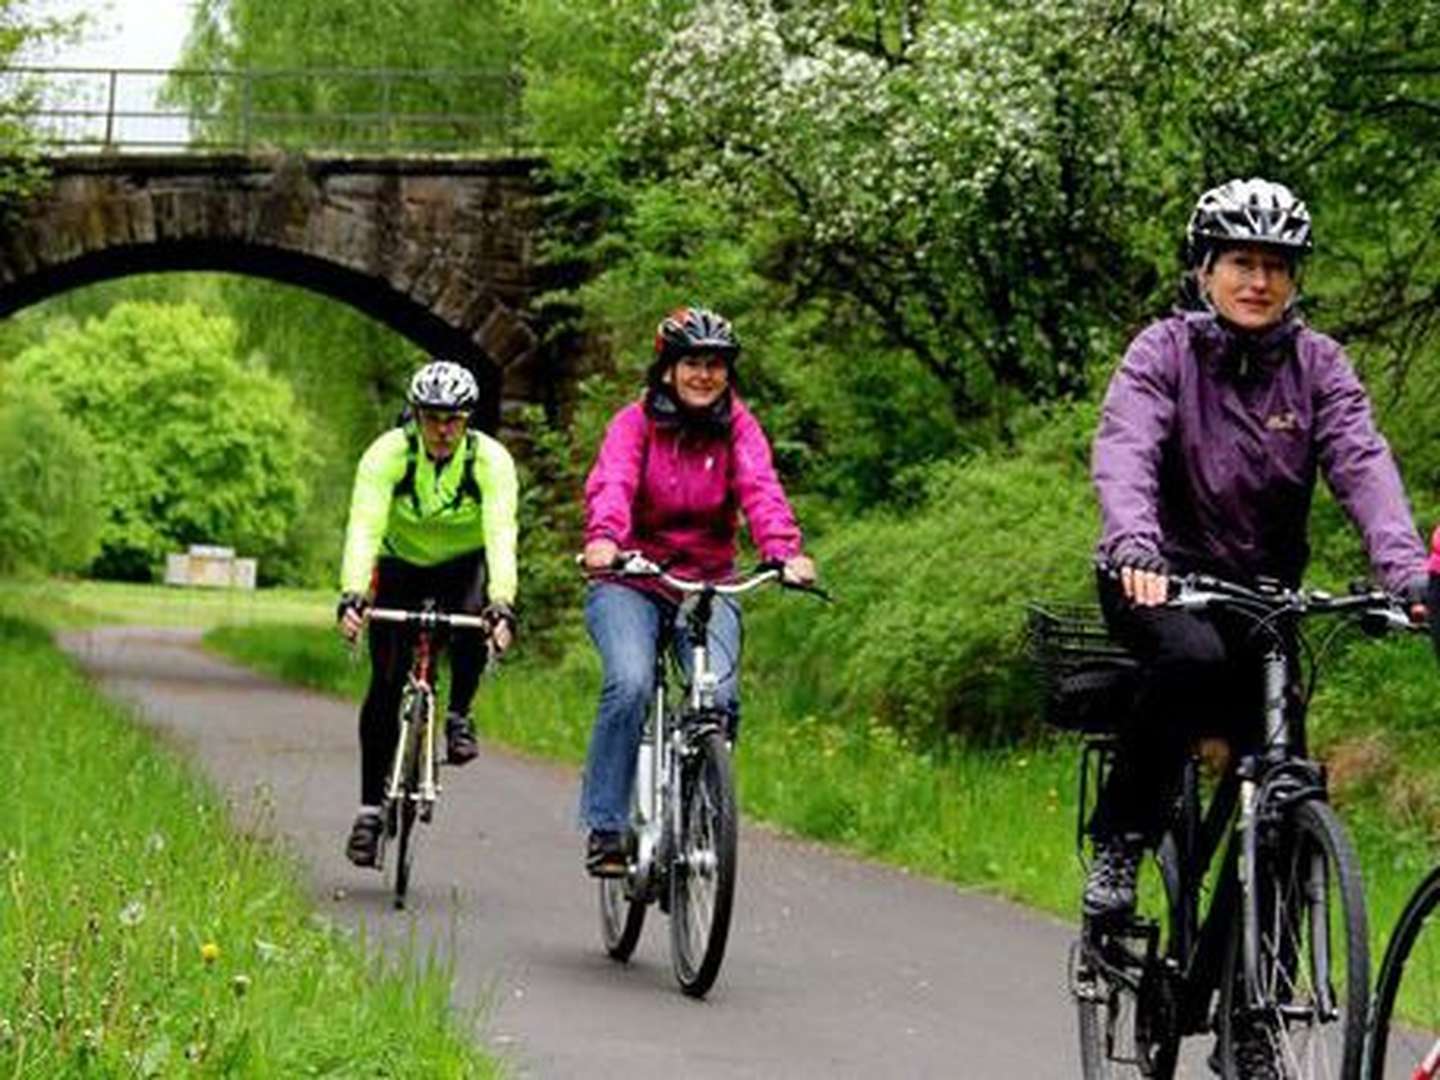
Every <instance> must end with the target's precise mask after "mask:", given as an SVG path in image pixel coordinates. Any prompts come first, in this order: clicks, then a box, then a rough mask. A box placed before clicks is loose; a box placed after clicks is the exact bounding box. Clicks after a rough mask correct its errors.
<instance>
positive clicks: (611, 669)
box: [580, 581, 740, 832]
mask: <svg viewBox="0 0 1440 1080" xmlns="http://www.w3.org/2000/svg"><path fill="white" fill-rule="evenodd" d="M667 627H670V628H671V629H672V630H673V641H674V643H675V647H676V648H677V649H678V650H679V655H680V660H681V663H682V664H683V665H684V666H685V668H686V673H687V675H688V673H689V665H690V643H689V642H690V636H689V634H687V633H686V631H685V623H684V620H683V619H681V618H680V617H679V612H678V610H677V608H676V607H675V605H674V604H671V603H669V602H668V601H666V600H665V599H664V598H663V597H659V596H656V595H654V594H653V593H648V592H641V591H640V590H639V589H632V588H630V586H628V585H621V584H618V583H615V582H610V581H602V582H599V583H597V584H595V585H592V586H590V591H589V593H588V595H587V596H586V597H585V628H586V629H587V630H589V631H590V638H591V640H592V641H594V642H595V648H596V649H597V650H599V652H600V663H601V666H602V667H603V669H604V680H603V682H602V683H601V686H600V707H599V709H598V710H597V712H596V715H595V727H594V730H592V731H591V733H590V752H589V755H588V756H587V758H586V760H585V786H584V790H583V792H582V793H581V797H580V813H581V817H582V818H583V819H584V822H585V824H586V826H588V827H589V828H591V829H606V830H613V831H616V832H619V831H622V830H624V829H625V828H626V827H627V826H628V825H629V823H630V789H631V786H632V785H633V784H634V782H635V758H636V755H637V754H638V753H639V748H640V734H641V732H642V731H643V730H644V726H645V710H646V709H648V708H649V706H650V702H651V700H652V699H653V697H654V691H655V653H656V650H657V649H658V648H659V646H660V641H661V633H662V631H663V630H664V629H665V628H667ZM707 644H708V647H709V649H710V668H711V670H712V671H713V672H714V673H715V674H716V675H718V676H719V677H720V684H719V686H718V687H717V688H716V692H715V703H716V705H718V706H719V707H720V708H721V709H724V710H725V711H727V712H729V713H730V715H731V717H732V722H731V729H732V730H734V728H735V723H736V721H737V720H738V717H739V697H738V689H739V686H738V683H739V678H738V676H739V670H740V608H739V606H738V605H737V604H735V603H734V601H731V600H728V599H725V598H718V599H717V600H716V601H715V608H714V614H713V615H712V616H711V619H710V632H709V639H708V642H707Z"/></svg>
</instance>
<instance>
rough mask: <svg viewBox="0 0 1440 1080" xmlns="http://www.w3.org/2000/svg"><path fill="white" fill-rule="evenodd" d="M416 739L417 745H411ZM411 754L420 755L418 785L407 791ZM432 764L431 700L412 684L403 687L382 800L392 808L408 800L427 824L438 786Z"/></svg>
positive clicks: (433, 699)
mask: <svg viewBox="0 0 1440 1080" xmlns="http://www.w3.org/2000/svg"><path fill="white" fill-rule="evenodd" d="M417 701H418V702H419V703H420V715H419V717H418V718H417V717H416V716H415V712H416V710H415V704H416V702H417ZM417 720H418V724H419V728H420V730H419V731H418V732H417V731H416V730H415V727H416V724H417ZM417 736H418V743H419V745H415V742H416V740H417ZM415 752H418V753H419V754H420V760H419V762H418V764H419V768H418V770H417V772H418V780H419V785H418V787H416V788H415V789H414V790H407V785H406V780H407V777H406V772H407V771H408V770H407V765H408V763H409V761H410V757H411V754H412V753H415ZM435 760H436V758H435V696H434V694H433V693H431V692H429V691H428V690H425V689H424V688H422V687H419V686H416V685H415V684H414V683H413V681H412V682H411V684H410V685H408V686H406V688H405V694H404V696H403V697H402V699H401V705H400V732H399V736H398V738H397V739H396V740H395V758H394V760H393V761H392V762H391V765H390V779H389V782H388V783H387V784H386V785H385V798H386V799H387V800H389V801H390V802H391V803H392V804H398V803H399V801H400V800H401V799H404V798H408V799H410V800H411V801H412V802H415V803H417V804H418V809H419V811H420V817H421V820H423V821H429V820H430V815H431V814H432V812H433V811H434V807H435V799H436V796H437V795H439V793H440V784H439V783H438V782H437V780H436V776H435Z"/></svg>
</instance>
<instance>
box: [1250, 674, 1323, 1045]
mask: <svg viewBox="0 0 1440 1080" xmlns="http://www.w3.org/2000/svg"><path fill="white" fill-rule="evenodd" d="M1264 680H1265V682H1264V688H1265V735H1266V738H1265V745H1266V750H1265V755H1266V757H1268V758H1270V759H1271V760H1276V761H1279V760H1283V759H1284V758H1286V757H1287V756H1288V754H1289V751H1290V730H1289V721H1288V718H1287V717H1286V715H1285V681H1286V670H1285V657H1284V654H1283V653H1281V652H1280V651H1279V650H1278V649H1271V650H1270V651H1268V652H1267V653H1266V655H1265V662H1264ZM1239 772H1240V821H1239V829H1240V837H1241V845H1240V859H1239V874H1238V877H1239V881H1240V897H1241V906H1240V910H1241V931H1242V935H1243V937H1242V958H1243V972H1244V978H1245V994H1244V1000H1245V1004H1246V1006H1247V1008H1248V1009H1249V1010H1250V1011H1252V1012H1253V1013H1259V1012H1262V1011H1265V1010H1267V1009H1279V1011H1280V1012H1281V1013H1282V1014H1285V1015H1288V1014H1289V1012H1290V1011H1291V1010H1287V1007H1286V1005H1285V1003H1284V1002H1283V1001H1275V1000H1272V998H1273V994H1274V991H1273V990H1272V989H1268V988H1267V987H1265V986H1264V985H1262V975H1261V963H1262V957H1261V922H1262V919H1263V918H1265V917H1266V912H1265V911H1264V907H1265V905H1266V904H1267V903H1268V904H1269V905H1271V906H1272V907H1273V908H1274V909H1275V910H1273V911H1271V912H1270V913H1269V917H1271V918H1274V919H1277V920H1279V921H1280V922H1281V923H1282V924H1284V923H1287V922H1288V921H1289V920H1290V918H1292V917H1300V918H1304V919H1307V920H1308V922H1309V931H1310V943H1309V954H1310V966H1311V970H1310V978H1311V984H1312V987H1313V990H1314V994H1315V1004H1314V1008H1313V1010H1312V1009H1310V1008H1303V1009H1300V1010H1299V1011H1300V1012H1301V1013H1303V1014H1304V1015H1303V1017H1301V1018H1303V1019H1310V1018H1313V1019H1318V1020H1320V1021H1321V1022H1329V1021H1332V1020H1335V1019H1336V1018H1338V1017H1339V1015H1340V1010H1339V1008H1338V1006H1337V1004H1336V1000H1335V992H1334V987H1333V985H1332V984H1331V980H1330V926H1329V921H1330V913H1329V910H1328V904H1329V880H1328V878H1327V875H1326V860H1325V858H1324V855H1323V854H1322V853H1319V852H1314V851H1299V852H1297V853H1292V854H1298V856H1300V857H1303V858H1304V859H1305V860H1306V863H1305V865H1304V866H1303V868H1302V871H1303V885H1302V889H1303V895H1300V896H1287V895H1283V893H1284V889H1283V886H1282V887H1281V888H1279V889H1277V890H1276V893H1277V895H1274V896H1270V897H1264V896H1262V895H1261V890H1262V883H1261V881H1260V875H1259V853H1260V848H1261V846H1262V843H1271V844H1276V843H1284V842H1285V841H1286V837H1285V836H1284V833H1283V830H1282V829H1281V828H1280V826H1281V824H1282V822H1280V821H1277V820H1274V819H1275V818H1276V817H1277V816H1278V815H1279V814H1281V813H1283V812H1284V811H1285V810H1286V809H1288V808H1290V807H1294V806H1296V805H1298V804H1299V803H1300V802H1301V801H1303V800H1304V799H1305V798H1307V797H1310V795H1311V794H1313V789H1312V790H1310V791H1307V788H1310V787H1311V785H1310V783H1308V782H1307V781H1306V780H1305V779H1303V778H1296V777H1294V776H1293V774H1292V773H1291V772H1290V771H1289V770H1277V772H1276V773H1272V775H1271V777H1269V778H1264V775H1263V774H1264V767H1263V764H1262V762H1261V760H1260V759H1259V758H1251V759H1250V760H1248V761H1245V762H1242V763H1241V767H1240V770H1239ZM1277 774H1278V779H1279V780H1280V781H1281V783H1282V784H1284V783H1285V782H1286V781H1287V780H1296V779H1298V785H1297V786H1296V788H1295V790H1293V791H1288V790H1287V791H1284V792H1283V794H1281V795H1280V796H1279V797H1278V798H1277V797H1276V791H1275V788H1276V785H1275V783H1274V781H1275V780H1276V779H1277ZM1319 790H1320V791H1322V793H1323V787H1321V788H1319ZM1287 796H1288V797H1287ZM1262 831H1264V832H1266V834H1267V835H1266V836H1265V837H1263V838H1262V835H1261V834H1262ZM1296 903H1300V904H1303V905H1304V908H1305V910H1304V912H1303V913H1300V912H1294V911H1291V912H1281V911H1280V910H1279V906H1280V905H1294V904H1296ZM1287 944H1288V945H1294V946H1296V947H1298V946H1299V944H1300V943H1299V942H1290V943H1286V942H1277V943H1276V947H1277V948H1284V947H1286V946H1287ZM1265 959H1267V960H1268V962H1269V964H1271V965H1272V966H1274V965H1284V964H1286V963H1301V962H1303V960H1302V959H1301V958H1300V957H1286V956H1271V957H1268V958H1265ZM1312 1012H1313V1013H1314V1016H1313V1017H1312V1015H1311V1014H1312Z"/></svg>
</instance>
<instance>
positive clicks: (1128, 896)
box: [1080, 835, 1144, 919]
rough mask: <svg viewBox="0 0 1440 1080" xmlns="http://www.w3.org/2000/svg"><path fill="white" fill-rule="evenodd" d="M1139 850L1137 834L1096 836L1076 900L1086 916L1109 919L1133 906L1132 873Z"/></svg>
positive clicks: (1132, 909)
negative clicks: (1084, 877)
mask: <svg viewBox="0 0 1440 1080" xmlns="http://www.w3.org/2000/svg"><path fill="white" fill-rule="evenodd" d="M1143 851H1144V846H1143V845H1142V844H1141V842H1140V839H1139V837H1135V836H1128V835H1122V836H1106V837H1097V838H1096V840H1095V860H1094V861H1093V862H1092V863H1091V864H1090V875H1089V877H1087V878H1086V879H1085V892H1084V894H1083V896H1082V898H1081V901H1080V910H1081V911H1083V912H1084V913H1085V915H1086V917H1088V918H1092V919H1095V918H1101V919H1109V918H1115V917H1118V916H1122V915H1128V914H1129V913H1130V912H1132V911H1134V910H1135V876H1136V874H1137V873H1138V872H1139V870H1140V856H1141V854H1142V853H1143Z"/></svg>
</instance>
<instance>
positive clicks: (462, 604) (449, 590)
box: [360, 550, 487, 806]
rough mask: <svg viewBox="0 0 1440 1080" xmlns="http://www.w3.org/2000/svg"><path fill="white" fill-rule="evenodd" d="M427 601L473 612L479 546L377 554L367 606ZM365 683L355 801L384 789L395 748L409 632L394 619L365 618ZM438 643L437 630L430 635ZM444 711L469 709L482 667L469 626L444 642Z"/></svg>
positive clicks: (412, 606)
mask: <svg viewBox="0 0 1440 1080" xmlns="http://www.w3.org/2000/svg"><path fill="white" fill-rule="evenodd" d="M427 600H433V601H434V602H435V606H436V607H437V608H438V609H439V610H440V611H451V612H453V611H463V612H469V613H471V614H479V612H480V611H482V610H483V609H484V607H485V602H486V576H485V552H484V551H483V550H480V551H472V552H469V553H468V554H465V555H461V556H459V557H457V558H454V559H451V560H450V561H449V562H443V563H440V564H439V565H438V566H416V565H415V564H414V563H408V562H405V561H404V560H403V559H396V558H391V557H384V558H381V559H380V560H379V561H378V563H377V564H376V567H375V606H376V607H388V608H406V609H408V610H412V611H413V610H417V609H418V608H419V607H420V606H421V605H422V604H423V603H424V602H425V601H427ZM369 636H370V688H369V690H367V691H366V694H365V704H364V705H362V706H361V708H360V802H361V804H362V805H365V806H378V805H380V800H381V799H382V798H383V797H384V795H385V771H386V769H388V768H389V767H390V762H391V758H392V756H393V755H394V752H395V739H396V736H397V733H398V732H399V728H400V717H399V713H400V697H401V694H402V693H403V692H404V690H405V676H406V675H407V673H408V672H409V669H410V652H411V649H412V647H413V646H414V643H415V631H414V630H413V629H411V628H410V627H407V626H401V625H399V624H397V623H378V622H376V623H371V624H370V635H369ZM434 641H435V643H436V645H437V647H440V646H443V645H444V644H445V634H444V631H443V630H442V631H440V632H439V634H437V635H436V636H435V638H434ZM448 651H449V654H450V711H451V712H455V713H460V714H461V715H464V714H466V713H468V712H469V711H470V703H471V701H473V700H474V698H475V688H476V687H477V686H479V685H480V674H481V672H483V671H484V670H485V659H486V655H487V654H486V651H485V643H484V642H483V641H482V640H481V636H480V635H479V634H476V633H469V632H466V633H460V634H456V635H454V640H453V641H451V642H449V649H448Z"/></svg>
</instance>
